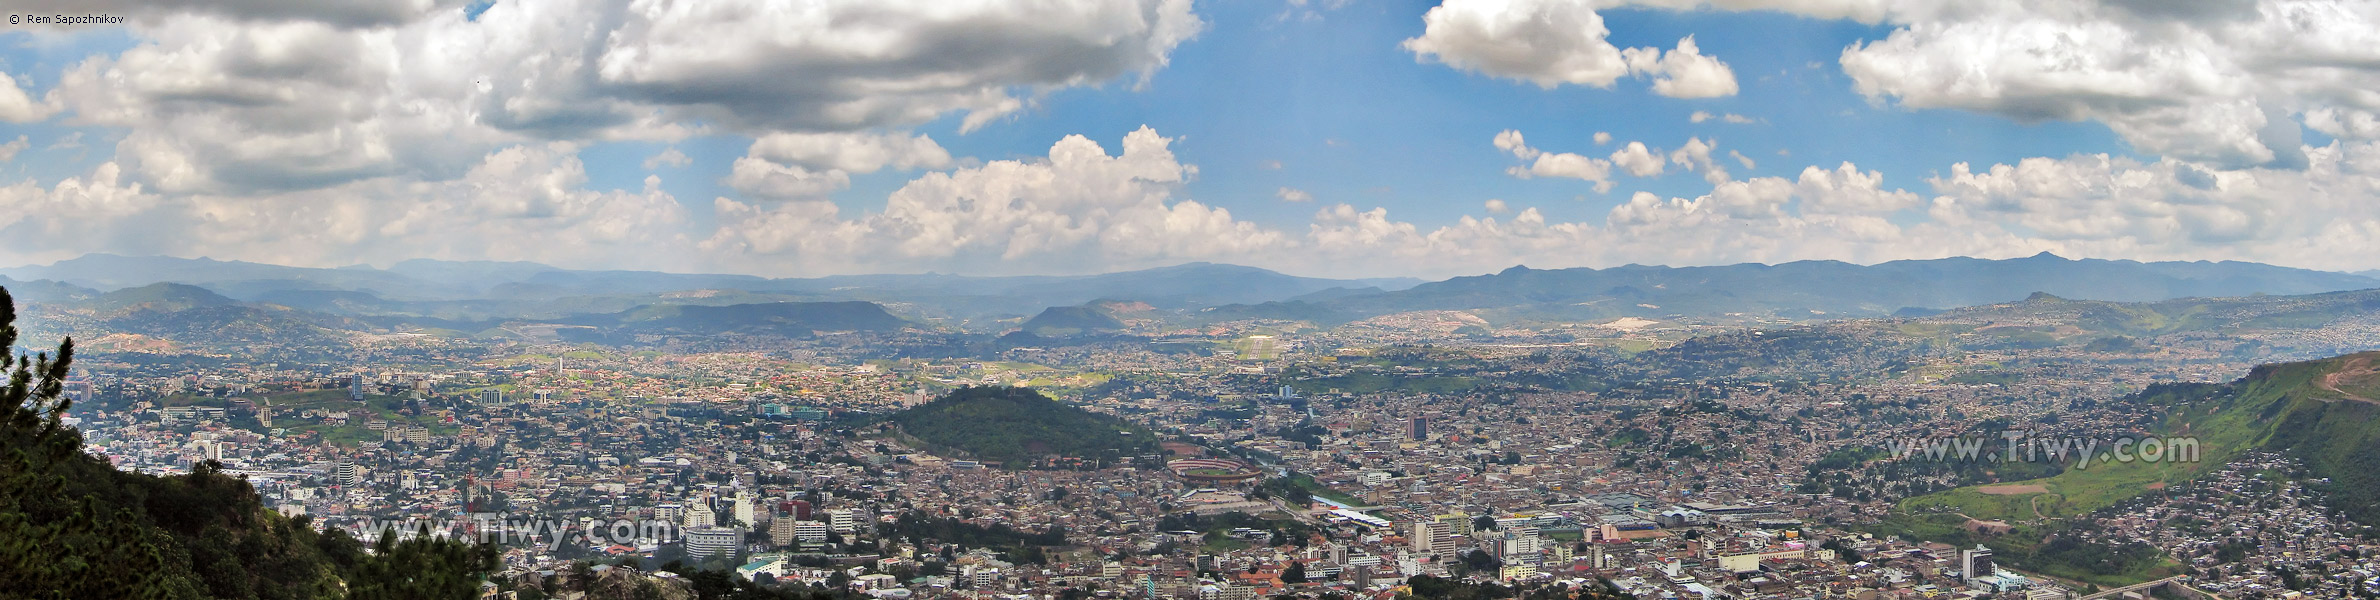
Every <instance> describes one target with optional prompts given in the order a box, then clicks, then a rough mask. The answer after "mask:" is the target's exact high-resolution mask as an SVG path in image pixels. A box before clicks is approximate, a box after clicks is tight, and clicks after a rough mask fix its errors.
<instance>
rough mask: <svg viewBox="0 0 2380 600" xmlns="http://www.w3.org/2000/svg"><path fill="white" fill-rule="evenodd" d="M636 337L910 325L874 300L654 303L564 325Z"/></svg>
mask: <svg viewBox="0 0 2380 600" xmlns="http://www.w3.org/2000/svg"><path fill="white" fill-rule="evenodd" d="M566 322H571V323H574V324H588V325H596V326H613V327H617V328H619V329H620V330H623V331H632V332H639V333H685V334H699V335H713V334H721V333H738V334H777V335H790V336H796V337H807V336H809V335H810V334H811V332H813V331H899V330H901V328H903V327H907V326H908V325H909V322H907V321H903V320H901V318H900V317H896V316H893V314H892V313H889V312H885V310H884V307H883V306H880V305H877V304H876V303H873V302H767V303H761V304H731V305H727V306H703V305H697V304H655V305H651V306H641V307H637V308H635V309H631V310H629V311H626V312H621V313H616V314H612V315H600V316H597V317H592V318H587V319H579V320H577V321H566Z"/></svg>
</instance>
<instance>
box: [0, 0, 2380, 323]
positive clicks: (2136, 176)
mask: <svg viewBox="0 0 2380 600" xmlns="http://www.w3.org/2000/svg"><path fill="white" fill-rule="evenodd" d="M775 4H786V3H784V2H780V1H778V0H732V1H725V2H712V3H690V2H680V1H676V0H503V1H499V2H493V3H478V4H476V5H472V6H466V5H465V4H461V3H431V4H428V5H422V4H415V3H408V2H389V3H375V2H365V3H357V4H355V5H353V6H335V7H323V6H313V5H297V6H288V7H276V6H262V7H248V8H244V9H242V10H241V11H240V12H236V13H233V12H212V11H213V10H215V9H212V8H209V7H181V8H172V9H140V8H137V7H128V8H126V9H124V10H121V11H119V14H129V15H131V16H132V18H133V22H132V23H131V24H129V25H124V26H72V27H59V26H31V25H20V26H16V27H13V28H9V29H0V71H4V72H5V73H6V74H7V75H9V76H10V77H11V78H12V80H13V83H14V85H13V86H11V89H0V144H4V143H9V141H10V140H14V139H16V138H17V137H18V136H23V137H24V139H25V142H24V143H23V144H16V145H12V146H7V147H0V151H7V152H4V153H5V154H6V155H7V158H8V159H7V160H6V162H5V163H0V181H6V182H8V183H9V184H11V185H10V186H9V187H7V188H0V204H6V205H10V206H11V207H12V208H16V209H18V210H20V211H36V212H38V211H40V210H43V209H48V210H51V211H52V212H60V213H61V214H59V215H57V216H44V217H30V218H20V219H16V220H13V221H6V222H5V223H6V224H5V225H0V233H9V234H11V235H10V236H8V237H9V239H12V240H14V241H11V242H5V243H0V262H46V261H50V260H57V259H61V258H68V257H71V256H75V255H79V254H81V253H84V252H118V253H131V254H150V253H154V254H172V255H182V256H200V255H205V256H215V257H221V258H244V259H250V260H261V261H267V262H282V263H297V264H322V265H336V264H352V263H358V262H363V263H373V264H388V263H393V262H396V261H399V260H404V259H408V258H421V257H427V258H442V259H456V260H478V259H493V260H535V261H543V262H549V263H555V264H562V265H566V266H578V267H616V268H653V269H668V270H680V271H733V272H751V273H761V274H770V275H809V274H826V273H847V272H910V271H924V270H941V271H953V270H956V271H964V272H986V273H992V272H999V273H1062V272H1088V271H1102V270H1114V269H1126V268H1141V267H1148V266H1158V265H1164V264H1173V263H1179V262H1187V261H1193V260H1209V261H1217V262H1235V263H1243V264H1254V265H1258V266H1265V267H1269V268H1276V269H1281V270H1284V271H1290V272H1299V273H1312V274H1349V275H1359V274H1360V275H1423V276H1440V275H1450V274H1463V273H1476V272H1487V271H1493V270H1497V269H1500V268H1502V267H1505V266H1509V265H1511V264H1518V263H1528V264H1531V265H1532V266H1551V267H1564V266H1595V267H1602V266H1613V265H1618V264H1625V263H1647V264H1719V263H1730V262H1744V261H1753V262H1782V261H1788V260H1802V259H1833V260H1849V261H1854V262H1877V261H1882V260H1892V259H1898V258H1932V257H1938V256H1950V255H1977V256H1989V257H1999V256H2018V255H2026V254H2031V253H2034V252H2039V251H2044V250H2047V251H2055V252H2059V253H2061V254H2066V255H2069V256H2092V257H2105V258H2132V259H2141V260H2173V259H2183V260H2197V259H2240V260H2258V261H2265V262H2274V263H2279V264H2290V265H2296V266H2306V267H2313V268H2328V269H2341V270H2356V269H2364V268H2374V267H2380V264H2375V263H2374V262H2373V261H2372V260H2371V259H2365V258H2361V257H2362V256H2370V255H2373V253H2372V252H2369V250H2372V249H2380V208H2375V206H2374V205H2375V204H2380V203H2375V202H2372V201H2371V200H2372V199H2373V198H2372V196H2373V195H2374V194H2375V193H2380V192H2376V190H2380V184H2375V183H2374V180H2373V179H2372V177H2373V176H2374V173H2373V171H2380V166H2375V165H2374V162H2375V161H2374V160H2372V159H2371V157H2372V156H2373V155H2374V153H2375V152H2380V150H2375V148H2374V147H2373V145H2372V144H2373V143H2372V139H2373V138H2375V137H2380V118H2376V117H2375V115H2380V106H2367V105H2362V104H2357V100H2356V98H2359V97H2360V96H2359V95H2357V94H2356V93H2355V92H2356V91H2357V90H2368V88H2369V87H2370V86H2371V85H2374V84H2380V73H2374V72H2370V71H2369V70H2359V69H2358V68H2354V67H2345V68H2342V67H2338V66H2337V65H2339V64H2357V63H2355V59H2356V58H2357V57H2356V56H2352V55H2353V54H2354V53H2356V52H2364V53H2380V50H2369V49H2367V50H2355V48H2365V47H2368V46H2380V44H2364V42H2367V41H2368V42H2380V39H2375V38H2380V35H2375V34H2373V33H2372V31H2373V30H2374V29H2380V28H2374V27H2370V26H2369V25H2371V24H2372V22H2373V21H2374V18H2373V17H2374V15H2375V14H2380V9H2375V3H2374V2H2369V1H2362V0H2336V1H2332V2H2319V1H2317V2H2287V3H2284V2H2279V1H2277V0H2273V1H2262V2H2257V3H2256V4H2255V7H2254V8H2255V10H2253V11H2239V12H2236V13H2227V14H2220V15H2214V16H2209V15H2208V14H2198V13H2187V14H2185V13H2184V12H2182V11H2178V10H2177V11H2175V12H2173V13H2172V14H2162V13H2160V12H2159V11H2160V10H2163V9H2160V8H2157V7H2154V6H2152V7H2142V6H2138V5H2134V4H2124V3H2104V2H2100V1H2098V0H2027V1H2025V2H2016V3H2008V4H2006V5H1992V6H1990V7H1984V8H1981V9H1973V7H1969V8H1970V9H1959V10H1952V9H1948V8H1946V7H1949V6H1953V5H1948V4H1942V3H1938V2H1934V1H1932V0H1904V1H1892V2H1876V3H1859V2H1841V1H1837V0H1728V1H1725V2H1718V3H1713V4H1704V3H1698V2H1687V1H1683V0H1634V1H1625V2H1623V1H1602V0H1447V1H1446V2H1444V3H1443V4H1442V3H1440V2H1423V1H1412V2H1407V1H1398V2H1391V1H1376V2H1356V1H1347V0H1301V1H1289V0H1281V1H1259V0H1250V1H1244V2H1193V1H1191V0H1079V1H1076V2H1057V3H1037V4H1022V3H1006V2H998V1H989V0H987V1H985V2H977V3H962V4H939V3H934V2H923V1H919V2H885V3H867V2H839V1H827V2H819V3H801V4H798V6H801V7H804V8H805V10H806V12H805V10H788V9H789V8H790V7H793V6H797V5H796V4H787V5H786V6H777V7H775V8H771V6H770V5H775ZM480 11H485V12H484V13H483V12H480ZM849 11H874V12H872V13H869V14H873V15H875V16H876V17H879V18H878V19H877V20H874V21H869V22H870V23H873V25H870V26H854V25H851V23H855V22H859V21H854V20H851V19H850V18H848V17H838V15H844V14H854V15H856V14H860V13H856V12H849ZM2307 11H2312V13H2308V12H2307ZM603 14H621V15H625V16H623V17H620V18H617V19H608V20H607V19H603V18H599V17H598V16H599V15H603ZM2307 14H2318V16H2320V17H2321V18H2314V19H2309V18H2305V17H2306V15H2307ZM589 15H595V16H589ZM1598 24H1600V25H1599V26H1598ZM871 27H872V28H871ZM590 35H592V36H593V37H591V38H590V37H587V36H590ZM1689 36H1691V38H1692V40H1693V42H1692V43H1691V44H1684V43H1681V39H1683V38H1688V37H1689ZM590 39H592V40H596V41H593V42H590V41H589V40H590ZM2275 39H2288V40H2296V41H2298V42H2301V43H2300V44H2299V45H2298V46H2290V45H2286V44H2284V45H2280V46H2278V47H2276V46H2275V44H2273V43H2271V40H2275ZM2342 48H2344V49H2345V50H2341V49H2342ZM2339 52H2346V53H2348V54H2349V56H2334V54H2337V53H2339ZM1665 56H1666V58H1664V57H1665ZM2369 58H2375V59H2380V56H2375V57H2369ZM2366 64H2380V63H2366ZM1657 84H1658V86H1669V85H1675V86H1677V87H1675V88H1668V87H1657ZM1697 114H1700V115H1703V116H1704V117H1705V118H1704V119H1703V120H1700V121H1697V120H1695V119H1694V116H1695V115H1697ZM1144 128H1145V130H1144ZM1136 132H1137V133H1136ZM1598 134H1607V135H1608V138H1607V139H1606V140H1604V141H1601V142H1599V141H1598V139H1597V137H1598ZM1128 135H1129V136H1134V139H1136V140H1139V141H1138V142H1134V143H1132V144H1129V145H1133V146H1134V147H1136V148H1139V150H1130V151H1128V150H1126V146H1127V145H1128V144H1127V142H1126V141H1125V140H1126V138H1127V137H1128ZM1071 136H1080V137H1081V138H1084V139H1087V140H1088V141H1089V142H1092V143H1096V144H1097V145H1098V150H1099V151H1098V152H1097V153H1091V152H1089V149H1088V147H1087V146H1082V145H1079V144H1076V143H1074V142H1062V141H1061V140H1068V139H1070V138H1071ZM1499 136H1508V140H1518V139H1520V138H1521V137H1524V136H1525V143H1515V144H1512V145H1509V146H1499V145H1498V143H1497V140H1498V139H1499ZM929 140H930V141H929ZM1690 140H1692V141H1691V142H1690ZM61 142H67V143H63V144H62V143H61ZM1630 142H1639V143H1641V144H1643V145H1644V146H1646V147H1647V149H1649V150H1651V152H1650V153H1649V154H1644V155H1642V156H1638V157H1637V159H1638V160H1642V161H1650V163H1641V162H1640V163H1630V162H1628V160H1627V159H1626V158H1625V157H1624V156H1622V155H1621V154H1618V152H1619V151H1620V150H1622V149H1623V148H1625V147H1626V145H1627V144H1628V143H1630ZM11 148H13V149H14V150H9V149H11ZM1698 148H1700V149H1707V151H1708V153H1707V154H1705V155H1694V152H1695V151H1696V149H1698ZM664 151H669V152H671V153H672V157H671V158H672V159H671V160H659V159H656V158H655V157H656V156H657V155H659V154H661V153H663V152H664ZM1061 155H1064V156H1071V157H1075V158H1074V160H1071V161H1069V160H1062V159H1061V158H1060V156H1061ZM681 157H682V158H681ZM1745 161H1749V162H1750V163H1752V166H1747V165H1745V164H1744V163H1745ZM1845 163H1849V164H1850V165H1852V166H1850V167H1847V168H1845V167H1842V165H1844V164H1845ZM1961 163H1964V164H1967V165H1969V167H1968V171H1967V172H1966V173H1965V174H1960V173H1958V172H1954V167H1953V165H1956V164H1961ZM1630 164H1636V165H1637V168H1648V169H1658V170H1659V171H1660V172H1659V174H1657V175H1649V176H1642V177H1640V176H1635V175H1632V174H1629V173H1628V172H1627V171H1628V170H1629V165H1630ZM1812 168H1814V169H1816V171H1807V172H1806V171H1805V169H1812ZM1285 198H1288V199H1285ZM1290 200H1296V201H1290ZM1491 200H1493V201H1497V202H1498V204H1496V205H1491V204H1490V201H1491ZM61 209H65V210H61Z"/></svg>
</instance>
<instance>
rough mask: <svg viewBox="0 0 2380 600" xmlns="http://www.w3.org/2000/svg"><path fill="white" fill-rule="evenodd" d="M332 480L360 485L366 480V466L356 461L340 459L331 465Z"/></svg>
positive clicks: (343, 483) (340, 483)
mask: <svg viewBox="0 0 2380 600" xmlns="http://www.w3.org/2000/svg"><path fill="white" fill-rule="evenodd" d="M331 480H332V481H334V482H337V483H338V484H339V485H360V484H362V483H363V482H364V468H363V467H362V466H360V465H357V464H355V461H352V460H347V459H344V458H342V459H339V461H338V462H337V463H333V464H332V465H331Z"/></svg>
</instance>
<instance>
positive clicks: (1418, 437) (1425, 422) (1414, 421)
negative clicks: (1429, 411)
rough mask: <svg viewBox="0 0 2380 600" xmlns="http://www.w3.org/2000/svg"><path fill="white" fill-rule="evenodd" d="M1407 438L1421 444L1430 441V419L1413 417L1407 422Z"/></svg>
mask: <svg viewBox="0 0 2380 600" xmlns="http://www.w3.org/2000/svg"><path fill="white" fill-rule="evenodd" d="M1405 437H1409V438H1412V439H1413V441H1416V442H1419V441H1423V440H1427V439H1430V418H1429V417H1419V416H1417V417H1413V418H1411V419H1406V420H1405Z"/></svg>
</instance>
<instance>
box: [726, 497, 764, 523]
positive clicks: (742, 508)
mask: <svg viewBox="0 0 2380 600" xmlns="http://www.w3.org/2000/svg"><path fill="white" fill-rule="evenodd" d="M753 500H754V498H753V497H752V493H751V492H744V491H739V492H736V493H735V499H734V500H731V501H730V505H731V506H733V507H734V509H733V511H734V513H735V520H736V522H738V523H743V524H744V526H745V527H751V526H753V525H755V524H758V523H760V518H759V515H756V514H753V513H754V511H753V510H752V501H753Z"/></svg>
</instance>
